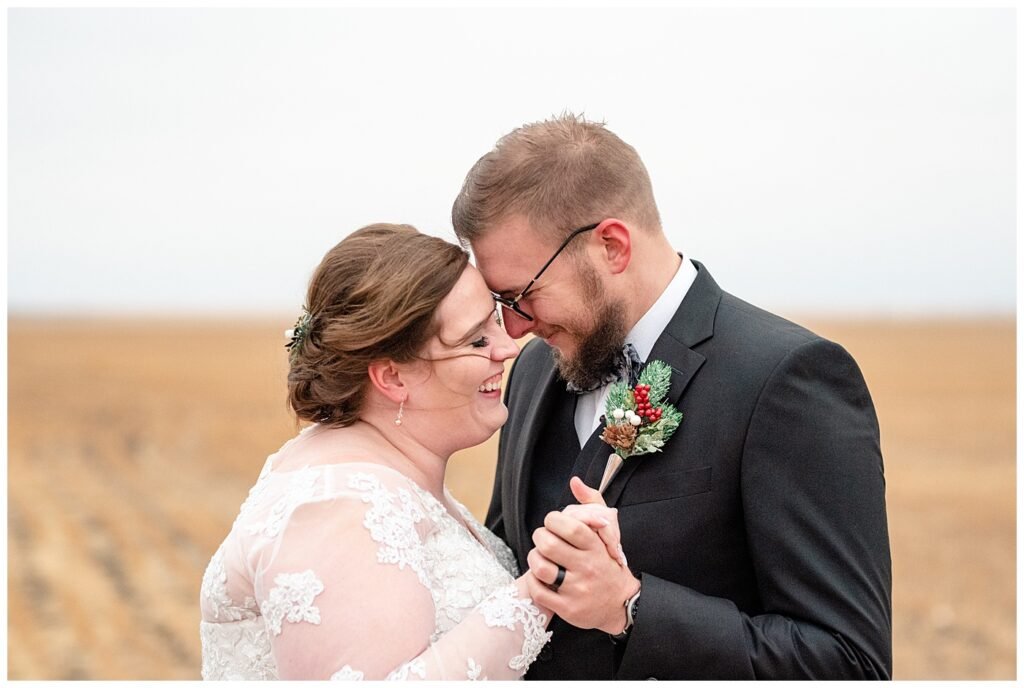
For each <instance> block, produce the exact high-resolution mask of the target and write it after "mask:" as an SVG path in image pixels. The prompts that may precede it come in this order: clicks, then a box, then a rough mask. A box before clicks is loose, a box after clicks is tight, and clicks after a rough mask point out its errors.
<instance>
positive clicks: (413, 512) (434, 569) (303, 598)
mask: <svg viewBox="0 0 1024 688" xmlns="http://www.w3.org/2000/svg"><path fill="white" fill-rule="evenodd" d="M299 437H302V435H301V434H300V435H299ZM296 439H298V438H296ZM294 441H295V440H292V441H291V442H294ZM289 444H290V443H289ZM287 446H288V444H286V445H285V447H287ZM285 447H282V450H283V449H284V448H285ZM276 456H277V455H276V454H275V455H272V456H271V457H270V458H268V459H267V463H266V465H265V466H264V467H263V470H262V472H261V473H260V477H259V480H258V481H257V482H256V485H255V486H253V488H252V490H250V492H249V496H248V498H247V499H246V500H245V503H244V504H242V507H241V511H240V512H239V514H238V517H237V518H236V519H235V522H234V525H233V526H232V528H231V532H230V533H229V534H228V536H227V538H226V539H225V540H224V542H223V543H222V544H221V546H220V547H219V548H218V549H217V552H216V553H215V554H214V555H213V558H212V559H211V561H210V564H209V566H208V568H207V569H206V573H205V575H204V576H203V583H202V592H201V595H200V606H201V610H202V621H201V622H200V636H201V639H202V647H203V667H202V675H203V678H205V679H278V678H280V679H290V678H315V679H327V678H331V679H349V680H351V679H357V680H358V679H364V678H365V679H367V680H371V679H374V680H379V679H383V678H387V679H442V680H444V679H459V678H461V679H485V678H489V679H504V680H507V679H513V678H519V677H521V676H522V675H523V674H524V673H525V672H526V669H527V667H529V665H530V663H531V662H533V660H534V659H535V658H536V656H537V654H538V653H539V652H540V650H541V648H542V647H543V646H544V644H545V643H546V642H547V640H548V638H549V637H550V634H549V633H547V632H546V631H545V628H544V627H545V623H546V619H545V618H544V616H543V615H542V614H541V613H540V611H539V610H538V609H537V608H536V607H535V606H534V605H533V603H532V602H531V601H530V600H529V599H520V597H519V595H518V594H517V588H516V586H515V584H514V577H516V576H518V572H517V570H516V563H515V559H514V558H513V556H512V553H511V552H510V551H509V549H508V548H507V547H506V545H505V544H504V543H503V542H501V540H499V539H498V538H497V537H496V536H494V535H493V534H492V533H491V532H490V531H489V530H487V529H486V528H485V527H483V526H481V525H480V524H479V523H478V522H477V521H476V520H475V519H474V518H473V516H472V515H471V514H470V513H469V511H468V510H467V509H466V508H465V507H463V506H462V505H461V504H459V503H458V502H456V501H455V500H454V499H453V498H452V497H451V495H450V494H448V493H447V490H446V491H445V498H446V500H447V501H448V502H449V503H450V504H451V505H453V508H454V509H456V510H457V512H458V513H459V514H460V515H461V517H462V519H463V520H464V521H465V523H467V524H469V527H470V528H472V531H473V532H472V533H471V532H470V531H469V530H467V529H466V527H464V526H463V525H462V524H461V523H459V521H458V520H456V519H455V518H453V517H452V515H451V514H450V513H449V511H448V510H447V509H446V508H445V507H444V505H442V504H441V503H440V502H439V501H438V500H437V499H436V498H435V497H434V496H433V495H431V494H430V493H429V492H427V491H426V490H423V489H421V488H420V487H419V486H418V485H417V484H416V483H414V482H413V481H412V480H410V479H409V478H406V477H405V476H404V475H402V474H401V473H399V472H397V471H395V470H394V469H391V468H389V467H386V466H383V465H379V464H374V463H341V464H329V465H312V466H306V467H304V468H301V469H297V470H293V471H288V472H278V471H275V470H272V465H273V463H274V459H275V457H276Z"/></svg>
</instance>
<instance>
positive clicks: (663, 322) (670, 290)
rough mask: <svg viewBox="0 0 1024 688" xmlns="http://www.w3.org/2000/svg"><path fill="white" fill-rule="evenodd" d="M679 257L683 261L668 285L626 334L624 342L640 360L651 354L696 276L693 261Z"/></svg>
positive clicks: (680, 255)
mask: <svg viewBox="0 0 1024 688" xmlns="http://www.w3.org/2000/svg"><path fill="white" fill-rule="evenodd" d="M679 257H680V258H682V259H683V261H682V263H681V264H680V265H679V269H678V270H676V274H675V276H674V277H673V278H672V281H671V282H669V283H668V286H667V287H665V290H664V291H663V292H661V296H659V297H658V300H657V301H655V302H654V304H653V305H652V306H651V307H650V308H648V309H647V312H646V313H644V315H643V317H641V318H640V319H639V320H638V321H637V323H636V325H634V326H633V329H632V330H630V331H629V334H627V335H626V342H627V343H630V344H632V345H633V346H634V347H635V348H636V352H637V354H639V355H640V360H641V361H646V360H647V357H648V356H650V355H651V351H652V350H653V349H654V345H655V343H657V341H658V337H660V336H661V333H662V332H664V331H665V328H666V327H668V324H669V322H670V321H671V320H672V316H674V315H675V314H676V310H678V309H679V304H680V303H681V302H682V300H683V297H685V296H686V292H688V291H689V290H690V285H691V284H693V281H694V280H695V279H696V278H697V268H696V267H694V265H693V263H691V262H690V261H689V260H688V259H687V258H686V257H685V256H684V255H683V254H682V253H680V254H679Z"/></svg>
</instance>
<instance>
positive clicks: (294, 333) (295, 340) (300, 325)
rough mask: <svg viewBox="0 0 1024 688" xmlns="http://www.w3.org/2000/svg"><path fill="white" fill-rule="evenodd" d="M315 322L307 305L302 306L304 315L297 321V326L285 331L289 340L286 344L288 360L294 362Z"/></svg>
mask: <svg viewBox="0 0 1024 688" xmlns="http://www.w3.org/2000/svg"><path fill="white" fill-rule="evenodd" d="M312 323H313V316H311V315H310V314H309V311H308V310H307V309H306V307H305V306H303V307H302V315H300V316H299V319H298V320H296V321H295V326H294V327H293V328H292V329H290V330H285V331H284V337H285V339H287V340H288V343H287V344H285V345H284V348H286V349H288V360H289V361H291V362H292V363H294V362H295V358H296V356H298V355H299V352H300V351H302V344H303V342H305V341H306V337H308V336H309V329H310V326H311V325H312Z"/></svg>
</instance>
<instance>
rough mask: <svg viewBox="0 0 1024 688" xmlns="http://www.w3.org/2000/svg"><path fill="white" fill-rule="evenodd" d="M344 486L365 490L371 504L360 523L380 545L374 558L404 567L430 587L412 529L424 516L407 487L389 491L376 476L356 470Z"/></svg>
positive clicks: (365, 496) (422, 556)
mask: <svg viewBox="0 0 1024 688" xmlns="http://www.w3.org/2000/svg"><path fill="white" fill-rule="evenodd" d="M348 486H349V487H351V488H352V489H355V490H359V491H360V492H363V493H365V494H363V496H362V500H363V502H365V503H367V504H371V505H372V506H371V507H370V509H368V510H367V512H366V516H365V517H364V518H363V525H364V526H366V528H367V530H369V531H370V537H372V538H373V541H374V542H376V543H378V544H380V549H378V550H377V561H379V562H380V563H382V564H397V565H398V568H399V569H404V568H405V567H406V566H408V567H409V568H410V569H412V570H413V571H415V572H416V575H417V576H418V577H419V579H420V582H421V583H422V584H423V585H425V586H426V587H427V588H430V587H431V586H430V579H429V578H428V577H427V573H426V570H425V569H424V565H423V563H424V561H423V560H424V548H423V543H422V542H421V541H420V536H419V533H418V532H417V531H416V524H417V523H419V522H420V521H422V520H423V519H424V517H425V516H426V514H424V512H423V507H422V505H421V504H420V503H419V502H418V501H417V500H414V499H413V497H412V494H410V492H409V491H408V490H403V489H401V488H399V489H397V490H395V491H394V492H392V491H391V490H388V489H387V488H385V487H384V486H383V485H381V482H380V479H378V478H377V476H375V475H371V474H369V473H356V474H355V475H353V476H352V477H351V478H349V481H348Z"/></svg>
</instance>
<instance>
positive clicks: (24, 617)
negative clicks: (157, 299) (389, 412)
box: [7, 318, 1016, 680]
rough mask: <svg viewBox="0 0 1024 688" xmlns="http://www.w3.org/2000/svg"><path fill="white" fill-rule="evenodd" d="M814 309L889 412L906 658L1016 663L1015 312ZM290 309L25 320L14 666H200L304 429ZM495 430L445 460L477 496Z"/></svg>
mask: <svg viewBox="0 0 1024 688" xmlns="http://www.w3.org/2000/svg"><path fill="white" fill-rule="evenodd" d="M807 324H809V325H810V326H811V327H812V329H816V331H818V332H819V333H821V334H822V335H824V336H827V337H829V338H831V339H834V340H836V341H838V342H840V343H842V344H843V345H844V346H846V348H847V349H848V350H850V351H851V353H853V355H854V357H855V358H856V359H857V361H858V362H859V363H860V365H861V367H862V369H863V371H864V374H865V377H866V378H867V381H868V385H869V387H870V389H871V392H872V395H873V396H874V399H875V403H876V406H877V409H878V413H879V418H880V422H881V427H882V448H883V452H884V457H885V462H886V476H887V485H888V508H889V528H890V536H891V539H892V550H893V551H892V555H893V570H894V586H893V587H894V592H893V603H894V653H895V662H894V663H895V677H896V678H899V679H1010V680H1012V679H1014V678H1015V677H1016V570H1015V562H1016V553H1015V545H1016V524H1015V512H1016V509H1015V496H1016V474H1015V460H1016V432H1015V431H1016V423H1015V421H1016V406H1015V403H1016V387H1015V381H1016V369H1015V355H1016V346H1015V342H1016V340H1015V323H1014V322H1013V321H1012V320H1004V321H946V322H913V321H909V322H906V321H901V322H890V321H883V322H831V321H817V322H808V323H807ZM288 325H290V323H275V322H250V323H238V324H224V323H221V322H212V321H211V322H207V321H203V322H193V323H184V322H160V321H128V320H118V321H102V322H100V321H53V320H49V321H47V320H36V319H28V318H14V319H12V320H11V321H10V322H9V324H8V329H9V334H8V346H9V356H8V400H9V401H8V404H9V410H8V414H9V415H8V431H9V437H8V598H7V599H8V641H7V642H8V675H9V678H11V679H76V678H77V679H195V678H198V677H199V665H200V653H199V637H198V624H199V610H198V597H199V585H200V580H201V578H202V574H203V570H204V569H205V567H206V563H207V561H208V559H209V557H210V555H211V554H212V553H213V552H214V550H215V549H216V547H217V545H218V544H219V542H220V541H221V539H222V538H223V537H224V535H225V534H226V532H227V529H228V527H229V526H230V524H231V522H232V520H233V519H234V517H235V514H236V513H237V510H238V507H239V505H240V504H241V502H242V500H243V499H244V497H245V495H246V494H247V492H248V489H249V487H250V486H251V485H252V483H253V482H254V481H255V479H256V476H257V474H258V472H259V469H260V467H261V465H262V463H263V460H264V458H265V457H266V456H267V454H269V453H271V452H273V451H274V450H275V449H276V448H277V447H278V446H279V445H280V444H281V443H282V442H283V441H284V440H285V439H287V438H288V437H290V436H291V435H292V434H293V433H294V431H295V425H294V422H293V420H292V419H291V418H290V416H289V415H288V413H287V411H286V408H285V402H284V398H285V397H284V385H283V380H284V373H285V355H284V350H283V348H282V344H283V340H282V337H281V330H282V329H284V328H285V327H287V326H288ZM496 444H497V443H496V439H492V440H491V441H490V442H488V443H487V444H485V445H483V446H481V447H478V448H476V449H473V450H470V451H466V452H463V453H461V454H460V455H458V456H456V457H455V458H454V459H453V461H452V465H451V468H450V471H449V481H448V482H449V486H450V488H451V490H452V492H454V493H455V495H456V496H457V497H458V498H459V499H461V500H462V501H463V502H464V503H465V504H466V505H467V506H468V507H469V508H470V509H471V510H472V511H473V512H474V513H475V514H477V516H478V517H481V516H482V515H483V512H484V510H485V509H486V504H487V501H488V497H489V494H490V487H491V480H492V472H493V467H494V462H495V452H496Z"/></svg>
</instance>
